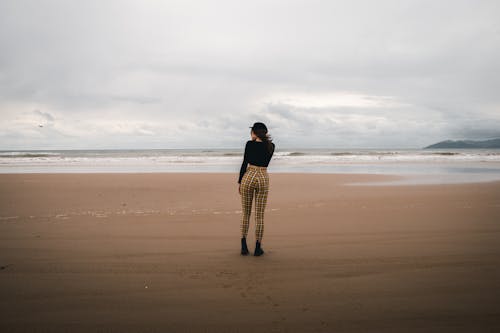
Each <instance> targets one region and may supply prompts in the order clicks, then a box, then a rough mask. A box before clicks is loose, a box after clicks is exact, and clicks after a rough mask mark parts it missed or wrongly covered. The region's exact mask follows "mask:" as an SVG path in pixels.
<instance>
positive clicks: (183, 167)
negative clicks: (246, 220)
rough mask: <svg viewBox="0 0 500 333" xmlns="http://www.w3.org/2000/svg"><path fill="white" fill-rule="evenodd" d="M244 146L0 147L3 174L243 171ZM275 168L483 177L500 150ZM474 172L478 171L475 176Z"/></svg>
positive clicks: (318, 154) (276, 163)
mask: <svg viewBox="0 0 500 333" xmlns="http://www.w3.org/2000/svg"><path fill="white" fill-rule="evenodd" d="M242 161H243V149H149V150H44V151H40V150H38V151H36V150H35V151H0V173H66V172H68V173H73V172H229V173H236V174H237V173H238V172H239V169H240V166H241V162H242ZM268 170H269V171H270V172H306V173H307V172H313V173H372V174H373V173H375V174H422V175H425V174H434V175H453V177H450V179H451V178H453V179H456V178H460V177H462V178H463V179H466V178H468V179H470V178H471V177H476V176H481V177H483V178H485V179H486V178H487V179H500V150H494V149H490V150H486V149H450V150H424V149H412V150H389V149H385V150H380V149H379V150H375V149H286V150H277V151H276V152H275V153H274V155H273V159H272V160H271V163H270V165H269V167H268ZM474 175H475V176H474Z"/></svg>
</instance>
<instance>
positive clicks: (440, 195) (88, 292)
mask: <svg viewBox="0 0 500 333" xmlns="http://www.w3.org/2000/svg"><path fill="white" fill-rule="evenodd" d="M269 177H270V192H269V197H268V203H267V207H266V211H265V227H264V237H263V240H262V248H263V249H264V251H265V254H264V255H263V256H261V257H254V256H252V255H250V256H241V255H240V252H239V251H240V220H241V202H240V196H239V194H238V184H237V175H236V174H232V173H78V174H77V173H65V174H63V173H40V174H37V173H20V174H0V237H1V241H0V266H1V267H0V268H1V269H0V294H1V295H2V297H0V313H1V321H0V331H2V332H33V331H36V332H496V331H499V330H500V291H499V290H500V242H499V236H500V223H499V221H500V181H491V182H482V183H466V184H465V183H464V184H432V185H429V184H424V185H398V186H390V185H385V186H384V185H370V182H371V181H374V182H376V181H384V180H395V179H399V178H400V176H397V175H374V174H372V175H369V174H315V173H272V172H270V173H269ZM351 183H356V184H357V185H350V184H351ZM359 183H364V185H363V184H361V185H359ZM253 218H254V214H253V212H252V216H251V221H250V229H249V234H248V245H249V249H250V251H251V253H253V249H254V247H255V241H254V240H255V235H254V231H255V223H254V220H253Z"/></svg>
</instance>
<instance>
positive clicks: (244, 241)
mask: <svg viewBox="0 0 500 333" xmlns="http://www.w3.org/2000/svg"><path fill="white" fill-rule="evenodd" d="M241 254H242V255H244V256H246V255H247V254H248V247H247V239H246V238H245V237H243V238H242V239H241Z"/></svg>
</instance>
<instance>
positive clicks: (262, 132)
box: [252, 128, 274, 153]
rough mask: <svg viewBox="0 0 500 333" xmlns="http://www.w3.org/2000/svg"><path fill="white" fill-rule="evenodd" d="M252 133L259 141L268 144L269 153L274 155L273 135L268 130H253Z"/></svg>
mask: <svg viewBox="0 0 500 333" xmlns="http://www.w3.org/2000/svg"><path fill="white" fill-rule="evenodd" d="M252 131H253V132H254V133H255V135H256V136H257V137H258V138H259V139H261V140H262V142H267V150H268V151H269V153H272V152H273V150H274V147H273V139H272V138H271V135H269V134H268V133H267V130H266V129H264V128H256V129H252Z"/></svg>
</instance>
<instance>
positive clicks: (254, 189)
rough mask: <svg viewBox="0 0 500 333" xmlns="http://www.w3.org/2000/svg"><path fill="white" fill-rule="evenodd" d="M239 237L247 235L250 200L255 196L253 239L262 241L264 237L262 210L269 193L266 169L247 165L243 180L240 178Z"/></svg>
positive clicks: (250, 209)
mask: <svg viewBox="0 0 500 333" xmlns="http://www.w3.org/2000/svg"><path fill="white" fill-rule="evenodd" d="M240 190H241V206H242V212H243V214H242V215H243V216H242V218H241V237H245V238H246V236H247V234H248V226H249V223H250V213H251V211H252V200H253V197H254V194H255V239H256V240H258V241H261V240H262V236H263V235H264V209H265V208H266V203H267V194H268V192H269V175H268V174H267V168H266V167H259V166H254V165H248V167H247V170H246V172H245V174H244V175H243V178H241V187H240Z"/></svg>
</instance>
